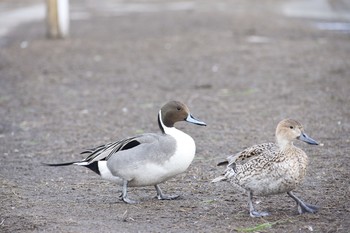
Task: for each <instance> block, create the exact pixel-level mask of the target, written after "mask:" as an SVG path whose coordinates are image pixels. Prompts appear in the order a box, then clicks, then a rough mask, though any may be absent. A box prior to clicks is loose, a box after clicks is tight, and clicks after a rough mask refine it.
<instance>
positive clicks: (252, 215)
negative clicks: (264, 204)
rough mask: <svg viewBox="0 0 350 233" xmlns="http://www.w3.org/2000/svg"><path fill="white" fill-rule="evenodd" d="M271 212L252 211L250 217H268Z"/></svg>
mask: <svg viewBox="0 0 350 233" xmlns="http://www.w3.org/2000/svg"><path fill="white" fill-rule="evenodd" d="M269 215H270V214H269V213H268V212H258V211H255V210H253V211H250V217H253V218H260V217H266V216H269Z"/></svg>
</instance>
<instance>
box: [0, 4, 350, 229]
mask: <svg viewBox="0 0 350 233" xmlns="http://www.w3.org/2000/svg"><path fill="white" fill-rule="evenodd" d="M55 2H57V1H54V0H48V1H44V0H26V1H20V0H0V145H1V146H0V157H1V159H0V187H1V188H0V205H1V208H0V232H30V231H34V232H36V231H41V232H42V231H45V232H96V231H99V232H113V231H114V232H115V231H117V230H115V229H118V231H120V232H138V231H139V232H164V231H170V232H171V231H174V232H175V231H187V232H220V231H222V232H230V231H233V232H237V231H238V232H239V231H244V230H247V229H250V228H251V227H254V226H257V225H258V226H259V225H260V224H265V225H263V226H264V227H266V226H269V227H270V228H269V229H268V231H269V232H288V231H289V232H309V231H315V232H347V229H349V228H350V225H349V223H350V221H349V219H350V212H349V210H350V204H349V201H348V197H349V195H350V193H349V192H350V190H349V182H348V180H349V177H350V172H349V169H348V164H349V163H350V155H349V151H350V138H349V135H350V111H349V109H350V95H349V93H350V1H349V0H328V1H327V0H300V1H299V0H264V1H262V0H217V1H210V0H198V1H192V0H188V1H187V0H181V1H177V0H153V1H151V0H138V1H136V0H130V1H118V0H99V1H94V0H70V1H66V0H58V2H59V4H60V5H59V6H58V5H55ZM49 6H50V7H49ZM171 99H177V100H180V101H183V102H184V103H186V104H187V105H188V106H189V108H190V110H191V112H192V114H193V115H194V116H196V117H198V118H199V119H201V120H203V121H205V122H206V123H207V124H208V126H207V127H205V128H204V127H201V128H198V127H196V126H192V125H188V124H186V123H179V124H178V125H177V127H178V128H180V129H181V130H184V131H185V132H187V133H188V134H190V135H191V136H192V137H193V138H194V139H195V141H196V145H197V155H196V159H195V160H194V162H193V164H192V165H191V167H190V169H189V171H188V172H186V173H185V174H183V175H181V176H179V177H177V178H174V179H172V180H169V181H168V182H167V183H166V184H164V185H162V187H163V186H164V190H166V191H167V192H169V193H176V194H181V196H182V199H180V200H178V201H174V202H159V201H156V200H153V199H151V196H152V195H153V193H152V192H153V188H152V187H150V188H149V187H145V188H141V189H135V190H132V189H131V191H130V193H131V194H133V195H135V196H137V197H141V198H143V199H145V201H144V202H142V204H140V205H136V206H128V205H124V204H123V203H122V202H120V201H119V200H118V197H117V195H118V192H119V189H118V188H119V187H115V185H113V184H110V183H109V182H105V181H101V180H100V178H99V177H98V176H95V174H93V173H90V172H88V171H86V170H85V169H83V168H80V167H72V168H69V169H68V168H67V169H65V168H64V169H55V170H52V169H51V168H47V167H42V166H40V163H41V162H62V161H71V160H79V159H81V158H82V156H81V155H80V154H79V153H80V152H81V151H82V150H84V149H86V148H91V147H92V146H98V145H100V144H103V143H107V142H110V141H113V140H118V139H121V138H124V137H127V136H132V135H134V134H139V133H143V132H158V131H159V129H158V125H157V121H156V117H157V113H158V111H159V108H160V107H161V106H162V105H163V104H164V103H166V102H167V101H168V100H171ZM287 117H288V118H295V119H297V120H299V121H300V122H302V123H303V125H304V127H305V130H306V132H307V134H308V135H310V136H311V137H312V138H314V139H316V140H317V141H319V142H320V143H322V144H323V146H321V147H310V146H307V145H305V144H302V143H298V142H296V144H297V145H298V146H300V147H301V148H303V149H304V150H305V151H306V152H307V153H308V154H309V157H310V165H309V173H308V176H307V179H306V180H305V183H304V184H303V185H302V186H301V187H300V188H299V189H298V190H296V192H297V193H298V192H299V194H300V196H302V197H303V198H304V199H305V200H307V201H309V202H311V203H315V202H316V203H317V204H318V205H320V206H321V207H322V208H321V210H320V212H319V213H318V214H316V215H303V216H299V215H296V211H295V209H294V203H293V202H291V201H290V200H289V199H288V198H286V197H283V195H282V197H280V196H278V197H269V198H266V199H264V198H258V199H257V202H258V203H259V204H257V207H258V208H259V209H266V210H268V211H269V212H271V214H272V216H271V217H268V218H264V219H250V218H249V217H248V216H247V213H246V212H245V211H246V197H245V196H244V195H241V194H235V193H234V192H233V191H234V190H232V189H230V188H229V187H228V185H227V184H222V185H221V186H214V185H212V184H210V180H211V179H212V178H214V177H216V176H218V175H219V174H220V173H221V171H222V170H220V168H217V167H216V163H217V162H218V161H220V160H221V159H222V158H225V157H226V156H227V155H228V154H232V153H236V152H238V151H240V150H242V149H244V148H246V147H247V146H250V145H253V144H257V143H262V142H268V141H273V140H274V131H275V127H276V125H277V123H278V122H279V121H280V120H281V119H283V118H287ZM142 195H143V196H142ZM269 208H270V209H269ZM266 223H268V224H267V225H266ZM184 229H185V230H184Z"/></svg>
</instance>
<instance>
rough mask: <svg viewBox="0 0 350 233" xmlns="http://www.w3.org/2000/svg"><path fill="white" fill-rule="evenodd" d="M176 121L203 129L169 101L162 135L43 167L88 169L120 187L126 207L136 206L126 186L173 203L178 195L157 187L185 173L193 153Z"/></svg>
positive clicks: (161, 125)
mask: <svg viewBox="0 0 350 233" xmlns="http://www.w3.org/2000/svg"><path fill="white" fill-rule="evenodd" d="M178 121H187V122H190V123H193V124H197V125H203V126H205V125H206V124H205V123H204V122H202V121H199V120H197V119H195V118H194V117H193V116H192V115H191V114H190V111H189V109H188V107H187V106H186V105H185V104H183V103H181V102H178V101H170V102H168V103H167V104H165V105H164V106H163V107H162V108H161V110H160V111H159V113H158V124H159V128H160V130H161V131H162V133H161V134H156V133H146V134H141V135H138V136H134V137H129V138H126V139H123V140H120V141H117V142H112V143H108V144H105V145H102V146H98V147H96V148H93V149H89V150H86V151H84V152H82V154H88V157H87V158H86V159H84V160H82V161H77V162H69V163H60V164H46V165H49V166H67V165H72V164H76V165H80V166H85V167H87V168H90V169H91V170H93V171H94V172H96V173H97V174H99V175H101V177H102V178H104V179H107V180H111V181H114V182H117V183H118V184H120V185H123V191H122V195H121V197H122V199H123V201H124V202H126V203H137V202H136V201H134V200H131V199H129V198H128V194H127V187H128V186H131V187H139V186H149V185H154V187H155V188H156V191H157V197H158V199H162V200H164V199H166V200H170V199H175V198H177V197H178V195H174V196H167V195H164V194H163V193H162V190H161V189H160V187H159V186H158V185H159V183H162V182H164V181H166V180H168V179H170V178H172V177H174V176H176V175H178V174H180V173H182V172H184V171H186V169H187V168H188V167H189V165H190V164H191V162H192V160H193V158H194V155H195V151H196V145H195V143H194V140H193V139H192V137H191V136H189V135H187V134H185V133H184V132H182V131H180V130H178V129H176V128H175V127H174V124H175V123H176V122H178Z"/></svg>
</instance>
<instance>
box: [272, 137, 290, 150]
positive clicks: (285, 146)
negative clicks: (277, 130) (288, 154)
mask: <svg viewBox="0 0 350 233" xmlns="http://www.w3.org/2000/svg"><path fill="white" fill-rule="evenodd" d="M276 142H277V145H278V147H279V148H280V149H281V150H286V149H289V148H292V147H294V145H293V142H291V141H287V140H283V139H280V138H276Z"/></svg>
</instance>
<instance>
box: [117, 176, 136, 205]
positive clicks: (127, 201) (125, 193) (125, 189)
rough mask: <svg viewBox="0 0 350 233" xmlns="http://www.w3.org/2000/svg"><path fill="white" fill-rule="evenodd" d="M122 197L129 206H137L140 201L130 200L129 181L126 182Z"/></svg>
mask: <svg viewBox="0 0 350 233" xmlns="http://www.w3.org/2000/svg"><path fill="white" fill-rule="evenodd" d="M121 197H122V199H123V201H124V202H125V203H128V204H136V203H138V201H135V200H132V199H129V198H128V181H127V180H124V183H123V191H122V195H121Z"/></svg>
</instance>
